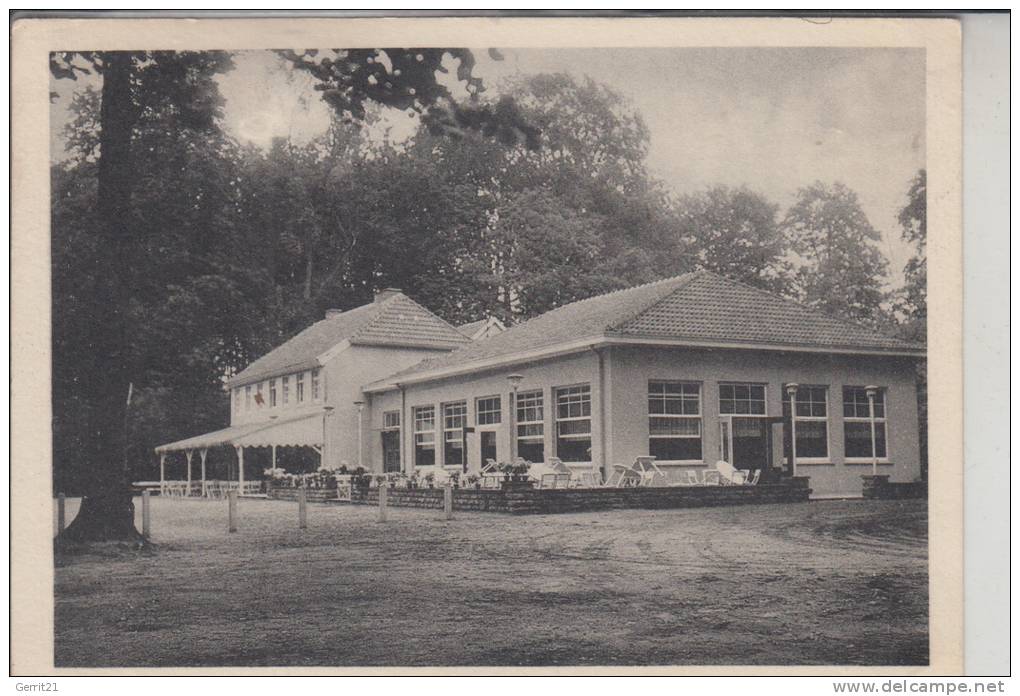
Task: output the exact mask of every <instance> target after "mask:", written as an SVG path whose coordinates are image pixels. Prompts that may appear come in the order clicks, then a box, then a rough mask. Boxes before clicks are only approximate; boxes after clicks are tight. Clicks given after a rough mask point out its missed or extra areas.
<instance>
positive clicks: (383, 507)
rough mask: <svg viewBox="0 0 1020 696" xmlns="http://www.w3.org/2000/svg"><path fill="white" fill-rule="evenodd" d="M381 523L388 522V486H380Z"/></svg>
mask: <svg viewBox="0 0 1020 696" xmlns="http://www.w3.org/2000/svg"><path fill="white" fill-rule="evenodd" d="M378 490H379V521H380V522H385V521H386V496H387V495H388V493H389V489H387V488H386V486H379V489H378Z"/></svg>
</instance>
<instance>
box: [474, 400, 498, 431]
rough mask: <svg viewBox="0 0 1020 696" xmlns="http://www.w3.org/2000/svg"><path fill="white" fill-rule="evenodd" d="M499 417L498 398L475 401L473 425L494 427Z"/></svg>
mask: <svg viewBox="0 0 1020 696" xmlns="http://www.w3.org/2000/svg"><path fill="white" fill-rule="evenodd" d="M501 415H502V414H501V413H500V398H499V397H498V396H486V397H484V398H481V399H475V425H496V424H497V423H499V422H500V420H501Z"/></svg>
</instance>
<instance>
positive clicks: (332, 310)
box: [326, 309, 344, 319]
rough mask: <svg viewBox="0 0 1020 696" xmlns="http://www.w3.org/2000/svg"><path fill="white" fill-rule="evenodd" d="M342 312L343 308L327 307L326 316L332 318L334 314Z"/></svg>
mask: <svg viewBox="0 0 1020 696" xmlns="http://www.w3.org/2000/svg"><path fill="white" fill-rule="evenodd" d="M343 313H344V310H342V309H327V310H326V318H327V319H332V318H333V317H335V316H336V315H338V314H343Z"/></svg>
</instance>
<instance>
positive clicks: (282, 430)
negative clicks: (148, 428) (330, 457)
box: [156, 412, 325, 494]
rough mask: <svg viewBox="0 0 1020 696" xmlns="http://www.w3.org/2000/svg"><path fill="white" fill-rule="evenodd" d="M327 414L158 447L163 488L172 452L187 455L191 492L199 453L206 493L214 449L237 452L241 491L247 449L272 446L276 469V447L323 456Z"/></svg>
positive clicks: (275, 421)
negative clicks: (209, 456) (193, 467)
mask: <svg viewBox="0 0 1020 696" xmlns="http://www.w3.org/2000/svg"><path fill="white" fill-rule="evenodd" d="M324 416H325V412H322V413H308V414H305V415H301V416H297V417H295V418H289V419H275V418H274V419H272V420H268V421H262V422H259V423H245V424H243V425H233V426H231V427H229V428H223V429H222V430H215V431H213V432H211V433H205V434H204V435H196V436H195V437H189V438H186V439H184V440H178V441H177V442H170V443H168V444H165V445H159V446H158V447H156V454H158V455H159V481H160V486H161V487H162V486H163V484H164V482H165V480H166V475H165V472H166V456H167V455H168V454H170V453H171V452H184V455H185V457H186V458H187V461H188V468H187V470H188V474H187V485H188V490H189V491H190V489H191V458H192V456H193V455H194V453H195V452H198V454H199V457H200V458H201V462H202V477H201V481H202V487H203V494H204V492H205V480H206V479H205V462H206V455H207V454H208V451H209V449H210V448H211V447H224V446H230V447H233V448H234V450H235V451H236V452H237V473H238V481H239V484H240V488H241V490H242V491H243V490H244V488H245V486H244V448H245V447H271V448H272V449H273V466H274V467H275V466H276V448H277V447H311V448H312V449H314V450H315V451H316V452H318V453H319V455H320V456H321V455H322V446H323V442H324V439H325V438H324V432H325V422H324Z"/></svg>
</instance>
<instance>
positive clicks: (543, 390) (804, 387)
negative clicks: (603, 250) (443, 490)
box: [364, 272, 925, 496]
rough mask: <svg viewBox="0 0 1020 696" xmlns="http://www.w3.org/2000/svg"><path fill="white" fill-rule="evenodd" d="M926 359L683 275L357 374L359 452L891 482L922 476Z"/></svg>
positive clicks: (806, 312) (851, 487) (824, 490)
mask: <svg viewBox="0 0 1020 696" xmlns="http://www.w3.org/2000/svg"><path fill="white" fill-rule="evenodd" d="M924 355H925V352H924V347H923V346H921V345H917V344H912V343H908V342H905V341H901V340H898V339H895V338H890V337H888V336H885V335H882V334H880V333H878V332H876V331H873V330H871V329H868V328H865V327H862V326H858V325H855V324H852V323H848V322H845V321H841V320H837V319H833V318H831V317H828V316H825V315H823V314H820V313H818V312H816V311H814V310H812V309H809V308H807V307H804V306H802V305H799V304H797V303H795V302H792V301H790V300H787V299H785V298H782V297H779V296H776V295H773V294H771V293H768V292H764V291H762V290H759V289H757V288H753V287H750V286H747V285H743V284H741V283H738V282H734V281H731V280H728V279H725V278H722V277H720V276H718V275H715V274H712V273H708V272H697V273H691V274H687V275H683V276H679V277H676V278H669V279H666V280H662V281H658V282H654V283H649V284H647V285H641V286H638V287H634V288H629V289H626V290H621V291H617V292H612V293H608V294H605V295H600V296H597V297H593V298H590V299H587V300H582V301H579V302H574V303H571V304H568V305H564V306H563V307H560V308H558V309H555V310H553V311H550V312H548V313H546V314H543V315H541V316H539V317H536V318H534V319H532V320H530V321H527V322H524V323H522V324H519V325H517V326H513V327H511V328H509V329H507V330H506V331H504V332H502V333H498V334H496V335H493V336H491V337H489V338H486V339H484V340H481V341H475V342H472V343H471V344H469V345H467V346H464V347H462V348H460V349H458V350H456V351H454V352H450V353H444V354H441V355H436V356H434V357H431V358H428V359H426V360H424V361H422V362H420V363H418V364H417V365H414V366H412V367H409V368H408V369H405V370H401V371H398V372H395V373H394V374H392V375H390V376H387V377H386V378H383V379H380V380H377V381H375V382H367V383H366V384H365V387H364V394H365V400H366V403H368V404H369V405H370V406H369V408H368V409H367V411H368V413H369V414H370V415H369V417H368V421H367V422H368V425H367V430H366V433H365V436H366V438H367V441H368V442H369V445H368V450H367V455H366V456H367V459H368V460H369V461H371V462H373V465H374V466H375V467H376V468H378V469H391V468H396V464H395V462H394V461H393V460H392V459H386V457H385V456H384V450H385V448H384V443H385V442H390V443H392V442H393V440H394V439H397V440H398V441H399V443H400V453H399V457H400V468H401V469H402V470H404V471H411V470H413V468H414V467H415V466H420V465H427V464H433V463H435V464H440V465H444V466H450V467H457V468H466V469H468V470H474V469H478V468H479V467H480V466H481V465H482V463H483V462H484V461H485V460H488V459H493V460H497V461H505V460H510V459H513V458H514V457H517V456H521V457H524V458H526V459H528V460H530V461H544V460H545V459H547V458H548V457H551V456H555V457H559V458H560V459H562V460H564V461H565V462H567V463H568V464H569V465H570V466H572V467H576V468H586V467H592V468H597V469H601V470H602V471H603V472H604V473H605V472H608V470H609V468H610V467H611V466H612V464H613V463H617V462H619V463H630V462H633V461H634V459H635V457H637V456H644V455H653V456H655V457H657V463H658V464H659V465H660V466H662V467H689V468H692V469H699V468H708V467H712V466H714V464H715V462H716V461H717V460H719V459H725V460H727V461H730V462H731V463H732V464H734V466H736V467H738V468H742V469H764V470H766V471H767V472H768V473H771V474H775V473H778V472H785V473H794V469H796V474H797V475H800V476H809V477H810V486H811V488H812V489H813V490H814V492H815V495H816V496H856V495H860V493H861V488H862V479H861V475H862V474H870V473H871V472H872V469H873V468H875V469H877V470H878V473H880V474H889V476H890V480H892V481H911V480H914V479H916V478H918V477H919V476H920V456H919V443H918V420H917V397H916V387H915V363H916V361H917V360H918V359H919V358H923V357H924ZM869 387H873V389H868V388H869ZM869 392H870V393H871V401H869ZM791 398H792V402H793V403H794V404H795V405H794V408H793V412H794V413H795V414H796V415H795V418H794V419H793V421H792V422H790V418H789V414H790V403H791ZM872 402H873V415H874V417H873V418H872V417H871V415H872ZM784 413H785V416H786V417H785V418H784ZM784 421H785V422H784ZM872 425H874V433H875V435H874V440H873V439H872ZM791 440H792V442H791ZM873 441H874V447H873V446H872V442H873ZM791 449H792V450H793V452H792V453H793V457H792V459H793V461H792V462H791V456H790V454H791ZM384 462H387V463H386V464H385V465H384V464H383V463H384Z"/></svg>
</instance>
